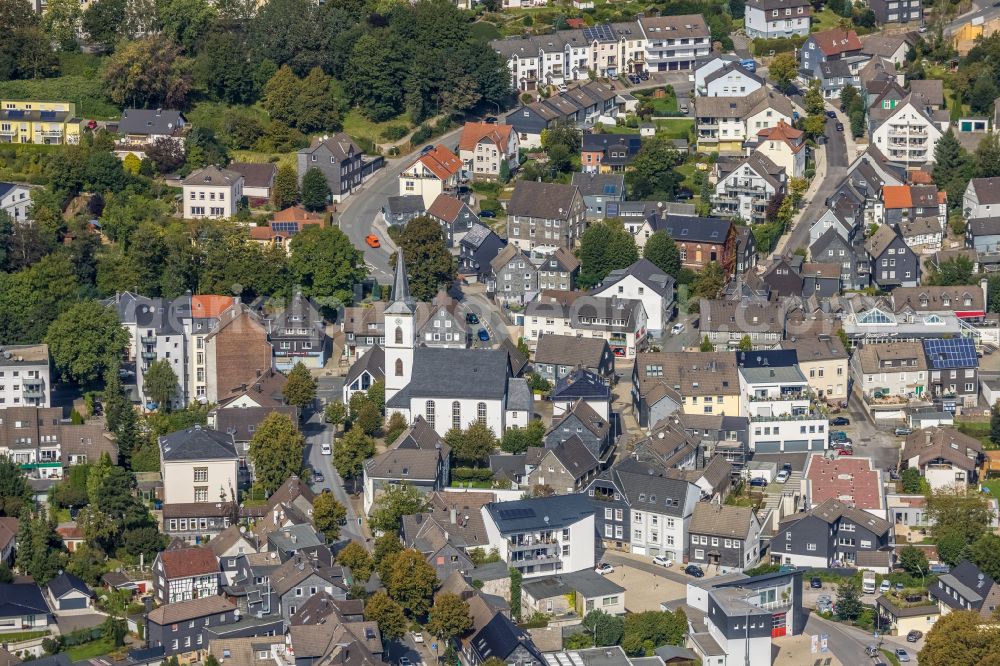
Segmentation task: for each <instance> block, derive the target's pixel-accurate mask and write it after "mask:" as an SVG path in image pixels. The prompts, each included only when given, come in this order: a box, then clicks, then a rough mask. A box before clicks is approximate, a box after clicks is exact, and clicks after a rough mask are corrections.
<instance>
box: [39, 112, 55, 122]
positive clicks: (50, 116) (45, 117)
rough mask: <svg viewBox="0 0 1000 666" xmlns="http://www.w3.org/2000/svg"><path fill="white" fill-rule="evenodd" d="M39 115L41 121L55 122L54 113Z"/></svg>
mask: <svg viewBox="0 0 1000 666" xmlns="http://www.w3.org/2000/svg"><path fill="white" fill-rule="evenodd" d="M41 114H42V115H41V117H42V120H55V117H56V112H55V111H42V112H41Z"/></svg>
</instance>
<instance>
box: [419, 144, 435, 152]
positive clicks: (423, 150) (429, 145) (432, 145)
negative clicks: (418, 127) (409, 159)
mask: <svg viewBox="0 0 1000 666" xmlns="http://www.w3.org/2000/svg"><path fill="white" fill-rule="evenodd" d="M432 150H434V144H433V143H431V144H428V145H426V146H424V147H423V149H422V150H421V151H420V154H421V155H426V154H427V153H429V152H431V151H432Z"/></svg>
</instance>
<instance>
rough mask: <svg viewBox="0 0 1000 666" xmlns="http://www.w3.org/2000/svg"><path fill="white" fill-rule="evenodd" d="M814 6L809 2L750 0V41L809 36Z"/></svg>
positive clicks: (748, 25)
mask: <svg viewBox="0 0 1000 666" xmlns="http://www.w3.org/2000/svg"><path fill="white" fill-rule="evenodd" d="M811 17H812V4H811V3H809V2H808V0H750V2H748V3H747V5H746V15H745V19H746V33H747V37H749V38H750V39H758V38H759V39H774V38H776V37H801V36H804V35H808V34H809V26H810V23H811Z"/></svg>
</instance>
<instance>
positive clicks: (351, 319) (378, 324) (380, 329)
mask: <svg viewBox="0 0 1000 666" xmlns="http://www.w3.org/2000/svg"><path fill="white" fill-rule="evenodd" d="M386 305H387V303H386V302H385V301H375V302H374V303H371V304H367V305H360V306H354V307H349V308H344V316H343V318H342V319H341V330H342V331H343V332H344V337H345V343H344V356H346V357H347V358H349V359H350V358H357V357H359V356H362V355H364V354H365V353H366V352H367V351H368V350H369V349H372V348H373V347H374V346H375V345H380V346H382V347H383V348H384V347H385V308H386Z"/></svg>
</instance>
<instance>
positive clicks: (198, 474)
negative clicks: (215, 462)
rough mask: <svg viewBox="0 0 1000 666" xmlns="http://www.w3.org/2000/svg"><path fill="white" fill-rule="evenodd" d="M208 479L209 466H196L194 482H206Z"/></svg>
mask: <svg viewBox="0 0 1000 666" xmlns="http://www.w3.org/2000/svg"><path fill="white" fill-rule="evenodd" d="M206 481H208V468H207V467H195V468H194V482H195V483H199V482H200V483H204V482H206Z"/></svg>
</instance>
